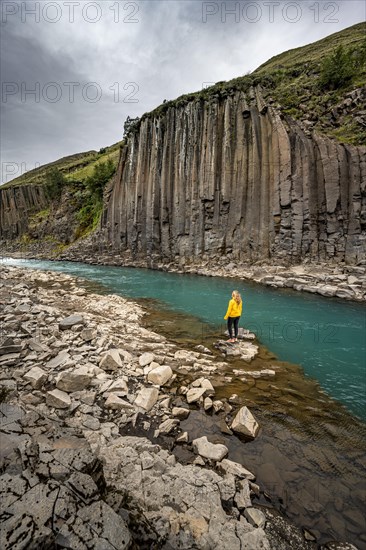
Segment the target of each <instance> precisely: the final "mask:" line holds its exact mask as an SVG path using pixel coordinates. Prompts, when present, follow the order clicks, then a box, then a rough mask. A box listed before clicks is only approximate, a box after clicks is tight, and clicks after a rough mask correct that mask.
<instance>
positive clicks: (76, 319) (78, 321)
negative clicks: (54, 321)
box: [59, 315, 84, 330]
mask: <svg viewBox="0 0 366 550" xmlns="http://www.w3.org/2000/svg"><path fill="white" fill-rule="evenodd" d="M83 324H84V318H83V317H82V315H70V316H69V317H65V318H64V319H62V320H61V321H60V322H59V329H60V330H68V329H70V328H71V327H73V326H74V325H83Z"/></svg>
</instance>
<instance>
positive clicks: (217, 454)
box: [192, 435, 229, 462]
mask: <svg viewBox="0 0 366 550" xmlns="http://www.w3.org/2000/svg"><path fill="white" fill-rule="evenodd" d="M192 446H193V450H194V451H195V453H197V454H199V455H200V456H203V457H204V458H209V459H210V460H214V461H217V462H219V461H220V460H222V459H223V458H224V457H225V456H226V455H227V454H228V453H229V449H228V448H227V447H226V446H225V445H222V444H221V443H216V444H215V443H210V442H209V441H208V439H207V437H206V436H205V435H204V436H203V437H199V438H198V439H194V440H193V441H192Z"/></svg>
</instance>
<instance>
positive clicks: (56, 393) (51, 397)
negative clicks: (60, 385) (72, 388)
mask: <svg viewBox="0 0 366 550" xmlns="http://www.w3.org/2000/svg"><path fill="white" fill-rule="evenodd" d="M46 403H47V405H48V406H49V407H54V408H55V409H67V408H68V407H70V405H71V399H70V396H69V395H68V394H67V393H65V392H64V391H61V390H58V389H56V390H52V391H48V392H47V394H46Z"/></svg>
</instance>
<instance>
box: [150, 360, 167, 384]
mask: <svg viewBox="0 0 366 550" xmlns="http://www.w3.org/2000/svg"><path fill="white" fill-rule="evenodd" d="M172 376H173V371H172V369H171V368H170V367H169V366H168V365H159V366H158V367H156V368H155V369H153V370H151V371H150V372H149V374H148V375H147V379H148V381H149V382H152V384H157V385H159V386H162V385H163V384H165V383H166V382H168V380H170V378H171V377H172Z"/></svg>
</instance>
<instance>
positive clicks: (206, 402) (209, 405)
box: [203, 397, 213, 411]
mask: <svg viewBox="0 0 366 550" xmlns="http://www.w3.org/2000/svg"><path fill="white" fill-rule="evenodd" d="M212 406H213V401H212V399H211V398H210V397H205V400H204V402H203V408H204V409H205V411H209V410H210V409H212Z"/></svg>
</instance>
